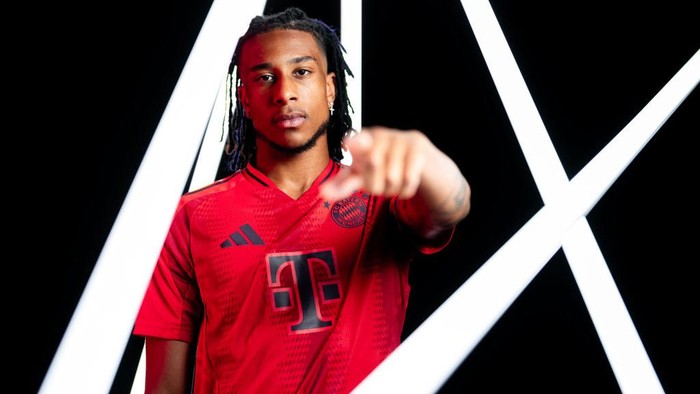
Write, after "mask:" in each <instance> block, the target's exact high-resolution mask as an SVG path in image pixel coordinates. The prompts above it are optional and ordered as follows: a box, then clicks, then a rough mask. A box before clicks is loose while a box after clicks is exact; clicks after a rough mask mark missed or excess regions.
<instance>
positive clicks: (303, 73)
mask: <svg viewBox="0 0 700 394" xmlns="http://www.w3.org/2000/svg"><path fill="white" fill-rule="evenodd" d="M296 74H297V75H299V76H302V77H303V76H306V75H309V74H311V70H308V69H305V68H300V69H298V70H297V71H296Z"/></svg>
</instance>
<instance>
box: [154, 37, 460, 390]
mask: <svg viewBox="0 0 700 394" xmlns="http://www.w3.org/2000/svg"><path fill="white" fill-rule="evenodd" d="M239 72H240V75H241V80H242V86H240V87H239V88H238V89H239V91H238V94H239V97H240V100H241V103H242V105H243V108H244V110H245V113H246V115H247V116H248V117H249V118H250V119H251V120H252V121H253V124H254V126H255V128H256V130H257V133H258V138H257V141H256V142H257V151H256V157H255V166H256V167H257V168H258V169H259V170H260V171H262V172H263V173H264V174H265V175H267V176H268V178H269V179H270V180H272V181H273V182H275V184H276V185H277V187H278V188H279V189H280V190H282V191H283V192H284V193H286V194H287V195H288V196H289V197H290V198H293V199H297V198H299V197H300V196H301V195H302V194H304V193H305V192H307V191H308V190H309V188H310V186H311V185H312V184H313V182H314V181H315V179H316V178H317V177H318V175H319V174H320V173H321V171H323V169H324V168H325V167H326V165H327V164H328V161H329V160H331V159H330V155H329V151H328V143H327V135H326V133H325V132H323V131H324V130H325V128H324V127H325V126H324V125H325V124H326V123H327V122H328V119H329V116H330V107H331V105H332V103H333V101H334V99H335V83H336V82H335V81H336V80H335V75H334V74H333V73H329V72H328V71H327V60H326V58H325V56H324V54H323V51H322V50H321V48H319V46H318V43H317V42H316V41H315V40H314V38H313V36H312V35H311V34H310V33H307V32H302V31H296V30H277V31H272V32H267V33H263V34H260V35H258V36H256V37H253V38H252V39H251V40H249V41H248V42H247V43H246V44H245V46H244V47H243V49H242V54H241V61H240V65H239ZM345 144H346V146H347V148H348V150H349V152H350V154H351V156H352V165H351V166H350V167H349V168H348V169H346V170H344V171H343V172H341V173H340V174H339V175H338V176H336V177H335V178H333V179H331V180H329V181H327V182H326V183H324V185H323V187H322V188H321V190H320V193H321V194H322V197H323V198H325V199H328V200H330V201H332V200H337V199H341V198H344V197H347V196H349V195H350V194H351V193H352V192H353V191H354V190H356V189H358V188H362V189H365V190H366V191H368V192H370V193H373V194H377V195H386V196H399V198H400V202H399V205H398V216H399V220H401V221H402V222H403V223H404V224H405V225H406V226H408V227H410V228H412V229H413V230H414V231H416V232H417V233H418V234H420V235H422V236H423V237H425V238H426V239H428V240H430V239H438V238H439V237H442V236H445V234H447V233H448V232H449V231H451V229H452V228H453V227H454V226H455V225H456V224H457V223H459V222H460V221H461V220H462V219H463V218H464V217H466V216H467V214H468V213H469V210H470V198H471V189H470V187H469V184H468V182H467V180H466V179H465V178H464V176H463V175H462V174H461V172H460V170H459V168H458V167H457V165H456V164H455V163H454V162H453V161H452V160H451V159H450V158H449V157H448V156H446V155H445V154H444V153H443V152H441V151H440V150H439V149H437V147H435V145H433V144H432V142H430V140H429V139H428V138H427V137H426V136H425V135H424V134H423V133H422V132H420V131H418V130H409V131H405V130H395V129H389V128H385V127H372V128H365V129H362V131H361V132H360V133H359V134H357V135H356V136H355V137H353V138H351V139H348V140H346V141H345ZM193 349H194V345H193V344H188V343H185V342H181V341H171V340H164V339H157V338H146V393H149V394H150V393H171V394H172V393H186V392H188V390H189V377H190V372H189V368H190V366H189V365H187V362H188V360H190V357H189V355H190V352H191V351H193Z"/></svg>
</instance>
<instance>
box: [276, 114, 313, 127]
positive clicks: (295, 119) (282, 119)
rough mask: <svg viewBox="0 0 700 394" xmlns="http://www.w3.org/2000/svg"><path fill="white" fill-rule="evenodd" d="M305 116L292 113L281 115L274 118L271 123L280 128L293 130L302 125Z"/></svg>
mask: <svg viewBox="0 0 700 394" xmlns="http://www.w3.org/2000/svg"><path fill="white" fill-rule="evenodd" d="M305 119H306V116H304V115H303V114H301V113H298V112H294V113H290V114H281V115H277V116H275V117H274V119H273V122H274V123H275V124H276V125H277V126H278V127H282V128H294V127H299V126H301V124H302V123H304V120H305Z"/></svg>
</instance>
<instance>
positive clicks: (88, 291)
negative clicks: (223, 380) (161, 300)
mask: <svg viewBox="0 0 700 394" xmlns="http://www.w3.org/2000/svg"><path fill="white" fill-rule="evenodd" d="M246 4H247V5H244V4H243V3H239V2H233V1H227V0H215V1H214V2H213V4H212V6H211V9H210V11H209V14H208V15H207V19H206V20H205V23H204V24H203V26H202V29H201V31H200V34H199V37H198V38H197V41H196V42H195V44H194V46H193V48H192V52H191V54H190V56H189V58H188V60H187V63H186V64H185V66H184V68H183V71H182V74H181V75H180V79H179V80H178V83H177V85H176V86H175V89H174V91H173V94H172V96H171V97H170V100H169V102H168V105H167V107H166V109H165V111H164V113H163V116H162V118H161V120H160V123H159V124H158V127H157V128H156V130H155V133H154V135H153V138H152V140H151V143H150V145H149V147H148V150H147V151H146V153H145V155H144V158H143V160H142V162H141V165H140V166H139V169H138V171H137V173H136V176H135V178H134V181H133V183H132V185H131V188H130V189H129V192H128V193H127V196H126V198H125V200H124V203H123V205H122V207H121V209H120V211H119V214H118V215H117V218H116V220H115V223H114V225H113V227H112V230H111V231H110V234H109V236H108V238H107V241H106V242H105V245H104V247H103V249H102V252H101V253H100V256H99V258H98V260H97V262H96V264H95V267H94V269H93V273H92V275H91V276H90V278H89V280H88V283H87V286H86V287H85V290H84V292H83V294H82V296H81V298H80V301H79V303H78V306H77V308H76V310H75V312H74V314H73V317H72V318H71V321H70V322H69V324H68V328H67V329H66V332H65V334H64V336H63V338H62V340H61V343H60V344H59V347H58V350H57V352H56V354H55V356H54V358H53V360H52V363H51V365H50V366H49V370H48V372H47V374H46V376H45V378H44V381H43V382H42V385H41V387H40V391H39V392H40V393H41V394H52V393H57V394H63V393H89V394H95V393H108V392H109V390H110V388H111V385H112V381H113V379H114V376H115V374H116V371H117V368H118V366H119V362H120V361H121V358H122V356H123V353H124V349H125V347H126V344H127V342H128V340H129V338H130V336H131V329H132V327H133V322H134V318H135V316H136V313H137V312H138V308H139V307H140V305H141V300H142V298H143V294H144V292H145V290H146V287H147V285H148V280H149V279H150V277H151V273H152V271H153V267H154V265H155V261H156V259H157V257H158V254H159V252H160V247H161V245H162V243H163V240H164V239H165V235H166V233H167V229H168V227H169V225H170V221H171V219H172V215H173V212H174V211H175V208H176V206H177V201H178V199H179V197H180V195H181V194H182V190H183V188H184V185H185V183H186V181H187V178H188V175H189V173H190V170H191V169H192V164H193V161H194V157H195V155H196V153H197V149H198V147H199V145H200V143H201V141H202V134H203V132H204V130H205V128H206V124H207V120H208V119H209V117H210V115H211V111H212V107H213V105H214V102H215V98H216V92H217V89H218V87H219V85H220V83H221V76H222V75H223V74H224V73H225V72H226V70H227V66H228V61H229V59H230V55H231V54H232V53H233V49H234V47H235V44H236V43H235V40H233V39H231V37H237V36H238V35H239V33H241V32H242V31H244V30H245V27H246V26H247V23H248V21H249V20H250V18H252V16H253V15H255V14H257V11H259V10H261V9H262V8H263V6H264V3H263V2H262V1H257V2H256V1H252V2H248V3H246Z"/></svg>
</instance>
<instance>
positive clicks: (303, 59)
mask: <svg viewBox="0 0 700 394" xmlns="http://www.w3.org/2000/svg"><path fill="white" fill-rule="evenodd" d="M308 61H312V62H316V63H318V60H316V58H315V57H313V56H298V57H294V58H292V59H291V60H289V61H288V62H287V63H290V64H299V63H304V62H308ZM268 68H272V63H269V62H265V63H260V64H256V65H254V66H252V67H250V69H249V70H248V71H258V70H265V69H268Z"/></svg>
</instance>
